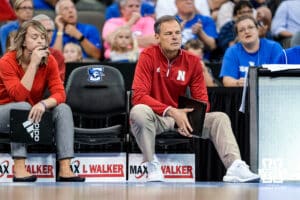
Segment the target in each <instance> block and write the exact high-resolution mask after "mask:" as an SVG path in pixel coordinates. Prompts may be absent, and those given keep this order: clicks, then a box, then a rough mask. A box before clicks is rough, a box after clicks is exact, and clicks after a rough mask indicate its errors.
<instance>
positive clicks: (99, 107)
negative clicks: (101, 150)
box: [66, 65, 128, 152]
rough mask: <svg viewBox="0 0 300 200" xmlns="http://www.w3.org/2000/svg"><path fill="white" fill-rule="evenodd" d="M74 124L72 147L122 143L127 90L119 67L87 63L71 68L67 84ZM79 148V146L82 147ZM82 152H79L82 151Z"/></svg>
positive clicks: (122, 147)
mask: <svg viewBox="0 0 300 200" xmlns="http://www.w3.org/2000/svg"><path fill="white" fill-rule="evenodd" d="M66 94H67V104H68V105H69V106H70V107H71V109H72V112H73V116H74V123H75V138H74V142H75V149H76V144H78V147H79V149H80V146H82V145H88V146H94V147H95V146H97V148H98V147H99V145H100V146H101V145H104V146H108V147H109V145H108V144H113V143H116V144H119V145H121V146H120V147H121V151H123V149H124V144H125V139H126V134H127V133H128V111H127V110H128V109H127V93H126V89H125V84H124V80H123V76H122V74H121V73H120V71H119V70H117V69H116V68H114V67H111V66H106V65H88V66H82V67H79V68H77V69H75V70H73V71H72V72H71V74H70V77H69V79H68V82H67V86H66ZM81 150H82V149H81ZM81 152H82V151H81Z"/></svg>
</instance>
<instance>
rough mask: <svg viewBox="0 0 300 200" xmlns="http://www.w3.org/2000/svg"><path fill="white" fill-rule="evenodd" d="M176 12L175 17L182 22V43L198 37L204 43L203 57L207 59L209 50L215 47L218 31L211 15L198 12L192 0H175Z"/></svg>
mask: <svg viewBox="0 0 300 200" xmlns="http://www.w3.org/2000/svg"><path fill="white" fill-rule="evenodd" d="M175 3H176V7H177V10H178V13H177V15H176V18H177V19H178V20H179V22H180V23H181V24H182V45H184V44H185V43H186V42H187V41H188V40H190V39H196V38H197V39H199V40H201V41H202V42H203V43H204V46H205V50H206V51H205V54H204V58H205V59H209V52H210V51H212V50H214V49H216V47H217V45H216V39H217V37H218V33H217V30H216V25H215V22H214V21H213V19H212V18H211V17H208V16H204V15H201V14H198V13H197V12H196V9H195V4H194V1H193V0H192V1H186V0H175Z"/></svg>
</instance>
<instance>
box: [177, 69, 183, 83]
mask: <svg viewBox="0 0 300 200" xmlns="http://www.w3.org/2000/svg"><path fill="white" fill-rule="evenodd" d="M176 80H177V81H185V71H181V70H178V74H177V79H176Z"/></svg>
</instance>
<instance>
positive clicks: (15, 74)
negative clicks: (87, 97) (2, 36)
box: [0, 20, 84, 182]
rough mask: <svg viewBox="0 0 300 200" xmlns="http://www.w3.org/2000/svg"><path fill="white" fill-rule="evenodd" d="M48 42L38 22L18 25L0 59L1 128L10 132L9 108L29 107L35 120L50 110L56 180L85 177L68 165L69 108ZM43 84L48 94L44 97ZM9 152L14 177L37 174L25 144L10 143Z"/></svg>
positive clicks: (70, 150) (31, 178)
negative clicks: (28, 164) (32, 171)
mask: <svg viewBox="0 0 300 200" xmlns="http://www.w3.org/2000/svg"><path fill="white" fill-rule="evenodd" d="M47 46H48V34H47V30H46V29H45V27H44V26H43V25H42V24H41V23H40V22H38V21H35V20H30V21H27V22H24V23H23V24H22V25H21V26H20V29H19V30H18V32H17V35H16V38H15V45H14V48H13V49H12V51H10V52H8V53H6V54H5V55H4V56H3V57H2V58H1V59H0V96H1V98H0V129H1V132H7V133H8V132H9V112H10V110H11V109H23V110H30V112H29V116H28V119H29V120H30V121H32V122H34V123H38V122H40V120H41V117H42V115H43V114H44V112H45V111H46V110H50V111H51V112H52V114H53V122H54V124H55V128H56V136H55V138H56V146H57V158H58V159H59V173H58V178H57V181H75V182H79V181H84V178H80V177H78V176H75V175H74V173H73V172H72V171H71V168H70V160H71V158H72V157H73V156H74V150H73V138H74V130H73V129H74V128H73V118H72V111H71V110H70V108H69V107H68V105H67V104H64V103H63V102H64V101H65V98H66V95H65V91H64V87H63V84H62V81H61V80H60V78H59V72H58V66H57V63H56V61H55V59H54V57H53V56H52V55H49V53H50V52H49V50H48V48H44V47H47ZM46 88H49V90H50V94H51V95H50V97H49V98H46V99H43V95H44V92H45V89H46ZM11 154H12V157H13V159H14V171H13V175H14V177H13V181H15V182H34V181H36V179H37V177H36V176H35V175H31V174H30V173H29V172H28V171H27V170H26V167H25V158H26V154H27V152H26V144H23V143H11Z"/></svg>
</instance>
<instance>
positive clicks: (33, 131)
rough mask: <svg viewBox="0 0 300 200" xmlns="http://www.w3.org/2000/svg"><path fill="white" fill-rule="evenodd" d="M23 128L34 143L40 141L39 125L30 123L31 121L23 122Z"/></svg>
mask: <svg viewBox="0 0 300 200" xmlns="http://www.w3.org/2000/svg"><path fill="white" fill-rule="evenodd" d="M23 127H24V128H25V129H26V132H27V133H28V134H29V135H30V137H31V138H32V139H33V140H34V141H35V142H39V141H40V124H39V123H32V122H31V121H29V120H28V121H25V122H23Z"/></svg>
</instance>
